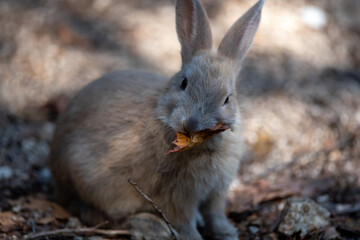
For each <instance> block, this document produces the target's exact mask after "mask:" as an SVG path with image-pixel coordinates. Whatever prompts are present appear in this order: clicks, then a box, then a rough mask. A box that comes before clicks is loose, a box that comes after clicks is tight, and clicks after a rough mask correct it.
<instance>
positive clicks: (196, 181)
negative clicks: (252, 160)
mask: <svg viewBox="0 0 360 240" xmlns="http://www.w3.org/2000/svg"><path fill="white" fill-rule="evenodd" d="M263 4H264V0H260V1H259V2H258V3H256V4H255V5H254V6H253V7H252V8H251V9H250V10H248V11H247V12H246V13H245V14H244V15H243V16H242V17H241V18H240V19H239V20H237V22H236V23H235V24H234V25H233V26H232V27H231V29H230V30H229V31H228V33H227V34H226V36H225V37H224V39H223V40H222V42H221V44H220V46H219V47H218V49H217V50H215V49H213V48H212V36H211V30H210V26H209V22H208V19H207V15H206V13H205V11H204V8H203V6H202V4H201V3H200V2H199V1H198V0H177V1H176V28H177V34H178V38H179V41H180V43H181V57H182V66H181V69H180V71H179V72H178V73H176V74H175V76H173V77H172V78H171V79H170V80H169V79H167V78H166V77H163V76H159V75H156V74H152V73H149V72H142V71H120V72H116V73H112V74H108V75H106V76H104V77H102V78H100V79H98V80H96V81H94V82H92V83H91V84H89V85H88V86H86V87H85V88H84V89H82V90H81V91H80V92H79V93H78V94H77V96H75V97H74V99H73V100H72V101H71V102H70V104H69V106H68V107H67V109H66V110H65V112H64V113H63V114H62V116H61V117H60V118H59V121H58V124H57V128H56V131H55V135H54V140H53V143H52V147H51V156H50V164H51V169H52V174H53V177H54V179H55V183H56V191H57V194H58V197H59V200H60V201H61V202H62V204H64V205H65V206H67V207H68V208H69V209H70V210H72V211H73V212H76V214H78V215H79V216H80V217H81V219H82V220H83V221H84V222H86V223H88V224H96V223H99V222H102V221H104V220H110V221H111V223H112V224H113V226H114V227H120V226H127V227H128V228H129V229H130V230H132V231H133V232H134V236H135V238H139V239H141V238H142V237H145V238H146V237H148V238H150V239H151V238H154V239H160V238H165V239H166V238H169V236H170V235H169V233H166V232H165V233H161V231H159V232H156V231H155V232H153V233H150V232H151V231H150V230H144V229H146V224H148V225H149V226H150V228H152V227H151V226H153V227H154V228H155V229H156V228H159V229H161V228H163V227H164V223H163V222H162V220H161V219H160V218H158V217H156V216H155V215H156V214H153V213H154V210H153V209H152V207H151V205H150V204H149V203H148V202H147V201H146V200H145V199H144V198H143V197H142V196H141V195H140V194H139V193H138V192H136V190H135V189H134V188H133V187H132V186H131V185H130V184H129V183H128V181H127V180H128V179H129V178H131V179H132V180H134V181H135V182H137V184H138V185H139V186H140V187H141V188H142V190H143V191H144V192H145V193H146V194H147V195H149V196H150V197H151V198H152V199H153V200H154V202H155V203H156V204H157V205H158V206H159V207H160V208H162V210H163V212H164V213H165V214H166V215H167V217H168V219H169V221H170V223H171V224H172V226H173V227H174V228H175V230H176V231H177V233H178V238H179V239H184V240H185V239H186V240H196V239H202V237H201V235H200V233H199V232H198V230H197V226H198V225H199V224H200V225H202V226H203V228H204V232H205V233H206V234H209V235H211V236H212V237H214V238H216V239H226V240H234V239H238V237H237V235H238V234H237V230H236V228H235V227H233V226H232V225H231V224H230V222H229V221H228V220H227V218H226V215H225V202H226V193H227V190H228V188H229V184H230V183H231V181H232V180H233V179H234V178H235V177H236V174H237V170H238V167H239V162H240V158H241V155H242V129H241V125H242V119H241V115H240V111H239V105H238V102H237V101H238V100H237V98H236V97H237V96H236V95H237V94H236V89H235V83H236V82H235V81H236V78H237V75H238V72H239V70H240V65H241V62H242V60H243V59H244V58H245V56H246V54H247V53H248V51H249V49H250V47H251V45H252V42H253V39H254V36H255V34H256V31H257V28H258V25H259V22H260V16H261V9H262V6H263ZM217 124H222V125H223V126H227V127H229V128H230V129H231V130H227V131H224V132H222V133H219V134H217V135H214V136H212V137H211V138H210V139H209V140H207V141H206V142H204V143H202V144H200V145H197V146H196V147H194V148H192V149H189V150H186V151H182V152H175V153H169V154H164V153H165V152H168V151H169V150H170V149H172V148H173V144H172V141H173V140H174V139H175V138H176V132H181V133H186V134H188V135H190V136H192V135H194V134H196V133H197V132H199V131H202V130H204V129H212V128H214V126H216V125H217ZM139 223H140V224H139ZM165 226H166V225H165ZM156 234H158V236H156ZM151 236H153V237H151Z"/></svg>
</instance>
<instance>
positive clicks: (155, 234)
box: [123, 213, 171, 240]
mask: <svg viewBox="0 0 360 240" xmlns="http://www.w3.org/2000/svg"><path fill="white" fill-rule="evenodd" d="M123 227H125V228H127V229H129V230H130V232H131V239H134V240H168V239H171V232H170V230H169V228H168V226H167V225H166V223H165V222H164V221H163V220H162V219H161V218H159V217H157V216H155V215H153V214H151V213H138V214H136V215H133V216H130V217H129V218H128V219H127V220H126V223H125V224H124V225H123Z"/></svg>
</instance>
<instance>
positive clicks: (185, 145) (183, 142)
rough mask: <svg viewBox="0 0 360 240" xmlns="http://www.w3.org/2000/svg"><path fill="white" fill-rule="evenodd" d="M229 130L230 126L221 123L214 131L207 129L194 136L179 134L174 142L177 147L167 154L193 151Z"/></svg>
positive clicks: (193, 134)
mask: <svg viewBox="0 0 360 240" xmlns="http://www.w3.org/2000/svg"><path fill="white" fill-rule="evenodd" d="M228 129H230V126H227V125H225V124H222V123H219V124H217V125H216V126H215V127H214V128H212V129H205V130H202V131H198V132H195V133H192V134H188V133H181V132H177V133H176V139H175V140H174V141H173V142H172V143H173V144H175V145H176V146H175V147H174V148H173V149H172V150H170V151H169V152H167V153H166V154H169V153H174V152H181V151H185V150H188V149H191V148H193V147H195V146H197V145H199V144H201V143H203V142H205V141H206V140H208V139H209V138H211V137H212V136H214V135H216V134H219V133H221V132H224V131H226V130H228Z"/></svg>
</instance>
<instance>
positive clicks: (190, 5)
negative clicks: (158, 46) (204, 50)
mask: <svg viewBox="0 0 360 240" xmlns="http://www.w3.org/2000/svg"><path fill="white" fill-rule="evenodd" d="M177 2H178V6H177V11H176V14H177V15H178V16H177V21H178V23H177V25H178V33H179V35H180V40H181V41H182V42H185V41H189V40H190V38H191V36H192V33H193V30H194V29H193V28H194V22H195V17H194V15H195V11H194V9H195V5H194V2H193V1H192V0H184V1H177ZM180 20H181V21H180Z"/></svg>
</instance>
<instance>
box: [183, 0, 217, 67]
mask: <svg viewBox="0 0 360 240" xmlns="http://www.w3.org/2000/svg"><path fill="white" fill-rule="evenodd" d="M176 30H177V34H178V38H179V41H180V43H181V57H182V64H183V65H184V64H186V63H188V62H189V61H190V60H191V59H192V57H193V56H195V55H196V54H197V53H198V52H199V51H201V50H207V49H211V46H212V35H211V29H210V25H209V21H208V18H207V15H206V12H205V10H204V8H203V6H202V4H201V3H200V2H199V1H198V0H177V1H176Z"/></svg>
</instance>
